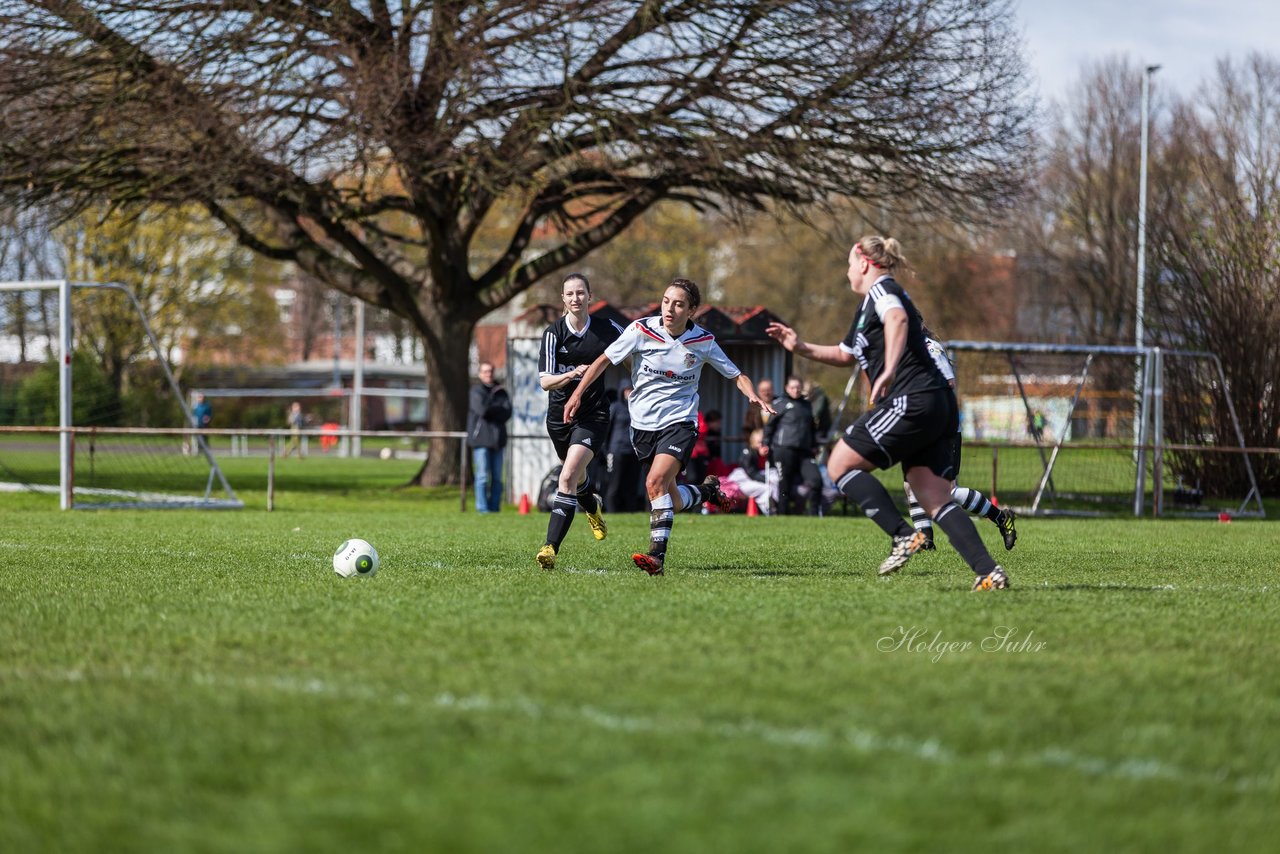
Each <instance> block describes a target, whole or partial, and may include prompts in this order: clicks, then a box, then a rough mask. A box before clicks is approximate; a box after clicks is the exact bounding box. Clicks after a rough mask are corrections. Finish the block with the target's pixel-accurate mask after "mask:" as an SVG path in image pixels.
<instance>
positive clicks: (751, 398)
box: [734, 374, 778, 415]
mask: <svg viewBox="0 0 1280 854" xmlns="http://www.w3.org/2000/svg"><path fill="white" fill-rule="evenodd" d="M734 384H735V385H736V386H737V387H738V391H740V392H742V395H743V396H744V397H745V398H746V399H747V402H749V403H751V404H752V405H754V406H758V407H760V408H761V409H763V410H764V411H765V412H767V413H769V414H770V415H777V414H778V410H776V409H774V408H773V406H772V405H770V403H769V401H767V400H761V399H760V398H759V397H758V396H757V395H756V384H755V383H753V382H752V381H751V377H749V376H747V375H746V374H738V379H737V380H735V381H734Z"/></svg>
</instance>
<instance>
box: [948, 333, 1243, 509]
mask: <svg viewBox="0 0 1280 854" xmlns="http://www.w3.org/2000/svg"><path fill="white" fill-rule="evenodd" d="M946 347H947V350H948V352H949V353H950V354H951V357H952V359H953V360H954V362H955V367H956V378H957V393H958V396H959V399H960V408H961V419H962V430H963V434H964V437H965V440H966V444H967V445H969V446H972V448H973V449H972V450H967V451H966V455H965V462H964V468H965V472H964V473H962V479H963V478H969V479H970V481H971V482H973V483H985V482H986V478H985V477H984V476H983V474H985V472H983V473H981V474H980V473H979V469H980V467H986V466H990V468H991V482H992V488H993V489H994V490H996V491H997V492H998V498H999V500H1000V502H1001V503H1002V504H1008V505H1011V506H1014V507H1015V508H1017V509H1019V510H1021V511H1022V512H1025V513H1031V514H1038V515H1050V514H1065V515H1095V514H1115V513H1125V512H1132V513H1133V515H1135V516H1141V515H1143V514H1144V513H1145V512H1146V510H1147V508H1148V507H1149V508H1150V509H1151V511H1152V512H1153V513H1154V514H1155V515H1157V516H1162V515H1163V516H1170V515H1190V516H1196V515H1200V516H1210V515H1219V514H1221V513H1224V512H1226V513H1230V514H1232V515H1237V516H1262V515H1264V511H1263V505H1262V500H1261V496H1260V493H1259V490H1258V485H1257V480H1256V478H1255V477H1254V472H1253V467H1252V464H1251V463H1250V460H1249V452H1248V449H1247V448H1246V446H1245V442H1244V435H1243V433H1242V431H1241V429H1240V423H1239V419H1238V418H1237V417H1236V409H1235V404H1234V402H1233V401H1232V399H1231V395H1230V389H1229V387H1228V385H1227V382H1226V377H1225V376H1224V374H1223V371H1222V366H1221V363H1220V362H1219V360H1218V358H1217V357H1216V356H1215V355H1214V354H1212V353H1205V352H1193V351H1184V350H1166V349H1162V348H1159V347H1102V346H1079V345H1054V344H1015V343H1000V342H990V341H951V342H948V343H947V344H946ZM983 447H990V448H992V452H991V454H990V456H989V457H987V458H984V456H983V454H982V453H981V452H980V451H979V449H980V448H983Z"/></svg>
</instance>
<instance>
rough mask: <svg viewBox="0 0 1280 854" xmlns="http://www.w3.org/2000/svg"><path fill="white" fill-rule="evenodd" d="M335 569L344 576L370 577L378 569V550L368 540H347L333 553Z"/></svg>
mask: <svg viewBox="0 0 1280 854" xmlns="http://www.w3.org/2000/svg"><path fill="white" fill-rule="evenodd" d="M333 571H334V572H336V573H338V575H341V576H342V577H343V578H355V577H359V578H368V577H370V576H371V575H373V574H374V573H376V572H377V571H378V550H377V549H375V548H374V547H373V546H372V545H370V544H369V541H368V540H355V539H352V540H347V541H346V542H345V543H343V544H342V545H340V546H338V550H337V551H336V552H334V553H333Z"/></svg>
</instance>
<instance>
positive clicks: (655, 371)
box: [564, 279, 774, 575]
mask: <svg viewBox="0 0 1280 854" xmlns="http://www.w3.org/2000/svg"><path fill="white" fill-rule="evenodd" d="M701 303H702V295H701V293H700V292H699V290H698V286H697V285H695V284H694V283H693V282H691V281H689V280H688V279H674V280H673V281H672V282H671V284H670V285H668V286H667V289H666V291H665V292H664V293H663V295H662V310H661V314H660V315H658V316H657V317H644V318H641V319H639V320H637V321H635V322H634V323H632V324H630V325H629V326H628V327H627V329H626V331H625V332H623V333H622V335H621V336H619V338H618V340H617V341H615V342H613V343H612V344H610V345H609V348H608V349H607V350H605V351H604V355H602V356H601V357H600V358H599V359H596V361H595V362H593V363H592V365H591V367H590V368H588V369H587V373H586V375H585V376H583V377H582V380H581V381H580V382H579V385H578V389H577V390H575V391H574V393H573V394H572V395H571V396H570V397H569V400H568V402H566V403H565V406H564V418H565V421H572V420H573V419H574V417H575V416H576V415H577V414H578V410H579V407H580V406H581V405H582V389H584V388H586V387H588V386H590V385H591V383H592V382H593V381H594V380H595V379H596V377H598V376H600V375H601V374H602V373H604V371H605V369H606V368H607V367H608V365H609V364H610V363H612V364H615V365H616V364H618V363H619V362H621V361H622V360H623V359H625V358H627V357H628V356H633V357H634V358H633V359H632V360H631V382H632V390H631V400H630V401H629V402H628V409H629V411H630V413H631V443H632V444H633V445H634V446H635V449H636V456H638V457H639V458H640V461H641V462H642V463H643V462H646V461H649V460H652V465H651V466H650V468H649V477H648V478H647V479H646V480H645V489H646V490H647V492H648V494H649V503H650V506H651V507H652V511H651V512H650V514H649V551H648V552H647V553H643V554H641V553H637V554H634V555H632V556H631V559H632V560H633V561H635V564H636V566H638V567H640V568H641V569H643V570H644V571H645V572H647V573H649V574H650V575H662V569H663V564H664V562H665V561H666V555H667V542H668V540H670V538H671V525H672V522H673V520H674V518H675V514H676V513H677V512H679V511H681V510H692V509H695V508H697V507H700V506H701V505H702V504H703V502H706V501H710V502H712V503H713V504H716V505H718V506H721V507H723V506H724V505H725V504H726V503H727V502H726V501H725V497H724V493H722V492H721V491H720V480H719V478H717V477H715V476H714V475H708V476H707V479H706V480H704V481H703V482H702V484H701V485H699V486H692V485H689V484H683V485H681V486H679V487H677V486H676V477H677V476H678V475H679V474H680V470H681V469H683V468H684V466H685V464H686V463H687V462H688V461H689V455H690V454H691V453H692V452H693V444H694V442H695V441H696V440H697V438H698V380H699V379H700V378H701V376H702V366H703V365H704V364H706V363H710V364H711V365H712V367H714V368H715V369H716V370H717V371H719V372H720V374H721V375H722V376H724V377H725V378H726V379H731V380H734V381H735V385H736V386H737V388H738V391H740V392H742V394H743V395H744V396H745V397H746V398H747V400H748V401H749V402H750V404H751V405H753V406H759V407H761V408H762V409H763V410H764V411H765V412H768V413H770V414H773V413H774V410H773V407H772V406H770V405H769V403H768V402H767V401H762V400H760V398H758V397H757V396H756V392H755V384H754V383H752V382H751V378H750V377H748V376H747V375H746V374H744V373H742V372H741V371H739V370H738V368H737V366H736V365H734V364H733V362H731V361H729V358H728V357H727V356H725V354H724V351H723V350H721V349H720V345H719V344H717V343H716V339H715V336H714V335H712V334H711V333H710V332H708V331H707V330H705V329H703V328H702V327H701V326H698V325H697V324H696V323H694V322H693V320H692V318H693V313H694V311H695V310H696V309H697V308H698V306H699V305H700V304H701Z"/></svg>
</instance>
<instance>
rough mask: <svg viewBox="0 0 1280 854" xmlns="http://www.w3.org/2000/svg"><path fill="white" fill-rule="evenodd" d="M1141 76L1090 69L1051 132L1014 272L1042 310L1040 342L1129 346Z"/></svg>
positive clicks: (1107, 66)
mask: <svg viewBox="0 0 1280 854" xmlns="http://www.w3.org/2000/svg"><path fill="white" fill-rule="evenodd" d="M1141 75H1142V69H1141V67H1139V66H1137V65H1136V64H1133V63H1131V62H1129V61H1128V60H1126V59H1123V58H1119V57H1112V58H1110V59H1106V60H1103V61H1101V62H1099V63H1097V64H1095V65H1092V66H1089V67H1087V68H1086V70H1085V73H1084V75H1083V77H1082V79H1081V82H1080V84H1079V86H1078V88H1077V89H1076V90H1075V91H1074V92H1073V93H1072V95H1071V96H1070V98H1069V99H1068V102H1067V104H1066V105H1065V108H1064V109H1062V110H1061V111H1060V112H1059V113H1058V114H1057V115H1056V117H1055V119H1054V121H1053V122H1052V124H1051V127H1050V131H1049V138H1048V140H1047V146H1046V148H1047V150H1046V153H1045V156H1044V163H1043V166H1042V170H1041V177H1040V181H1039V182H1038V184H1037V198H1036V200H1035V203H1034V205H1033V206H1032V210H1034V212H1035V213H1034V215H1033V216H1030V217H1027V218H1026V219H1025V220H1024V229H1023V239H1024V240H1025V241H1026V248H1027V250H1028V251H1027V252H1026V253H1025V256H1024V257H1025V260H1026V262H1027V263H1026V264H1024V265H1021V266H1022V267H1023V270H1024V273H1025V275H1026V276H1027V277H1028V278H1029V286H1031V287H1033V288H1035V289H1036V290H1037V291H1039V293H1040V298H1041V299H1042V301H1043V302H1044V303H1045V305H1044V306H1043V308H1044V310H1043V312H1042V315H1041V321H1042V326H1041V328H1040V329H1039V330H1037V331H1039V332H1040V333H1042V334H1044V335H1045V336H1046V337H1057V338H1065V339H1071V340H1075V341H1078V342H1082V343H1089V344H1131V343H1133V340H1134V338H1133V336H1134V324H1133V320H1134V305H1135V290H1134V281H1135V276H1136V272H1135V268H1136V264H1137V253H1136V252H1135V251H1134V249H1135V245H1136V243H1135V235H1136V234H1137V222H1138V166H1139V159H1140V158H1139V136H1140V133H1141V127H1140V126H1139V122H1140V120H1141V117H1140V115H1139V99H1138V97H1137V94H1136V93H1137V92H1138V87H1139V86H1140V84H1141ZM1153 124H1155V125H1156V127H1157V128H1158V127H1159V123H1158V122H1155V123H1153ZM1159 136H1160V135H1159V134H1158V133H1157V134H1156V135H1155V141H1154V143H1153V149H1158V148H1159V145H1160V142H1161V140H1160V138H1159ZM1154 159H1156V158H1154V157H1153V160H1154ZM1155 183H1156V182H1153V184H1155ZM1162 198H1164V197H1162V196H1160V195H1159V194H1153V197H1152V202H1151V207H1152V208H1153V209H1156V208H1158V207H1159V205H1160V204H1161V199H1162ZM1151 219H1152V221H1161V222H1163V220H1162V219H1161V218H1160V217H1154V216H1153V217H1152V218H1151Z"/></svg>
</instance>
